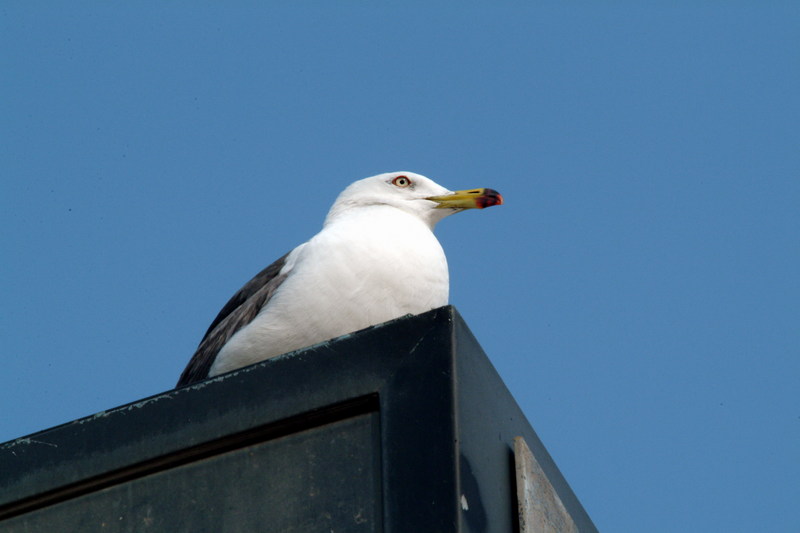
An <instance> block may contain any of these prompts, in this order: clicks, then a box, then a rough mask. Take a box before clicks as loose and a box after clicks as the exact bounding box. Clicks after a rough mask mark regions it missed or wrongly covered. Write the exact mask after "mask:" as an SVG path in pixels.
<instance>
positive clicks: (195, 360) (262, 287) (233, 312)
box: [176, 252, 291, 387]
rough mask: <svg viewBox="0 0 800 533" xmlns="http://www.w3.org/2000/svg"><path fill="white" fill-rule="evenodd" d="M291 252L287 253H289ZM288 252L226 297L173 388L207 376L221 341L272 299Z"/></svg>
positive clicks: (280, 280) (241, 326) (220, 346)
mask: <svg viewBox="0 0 800 533" xmlns="http://www.w3.org/2000/svg"><path fill="white" fill-rule="evenodd" d="M289 253H291V252H289ZM288 255H289V254H288V253H287V254H286V255H284V256H283V257H281V258H280V259H278V260H277V261H275V262H274V263H272V264H271V265H269V266H268V267H267V268H265V269H264V270H262V271H261V272H259V273H258V274H256V276H255V277H254V278H253V279H251V280H250V281H248V282H247V283H245V285H244V287H242V288H241V289H239V291H238V292H237V293H236V294H234V295H233V297H232V298H231V299H230V300H228V303H226V304H225V306H224V307H223V308H222V310H221V311H220V312H219V314H218V315H217V318H215V319H214V321H213V322H212V323H211V325H210V326H209V327H208V331H206V334H205V336H203V340H201V341H200V345H199V346H198V347H197V351H195V352H194V355H193V356H192V359H191V360H190V361H189V364H188V365H186V368H185V369H184V370H183V373H182V374H181V377H180V379H179V380H178V384H177V385H176V386H177V387H182V386H183V385H188V384H190V383H194V382H196V381H201V380H203V379H205V378H207V377H208V372H209V370H211V365H212V364H214V360H215V359H216V358H217V354H218V353H219V351H220V350H221V349H222V347H223V346H225V343H227V342H228V340H230V338H231V337H233V335H234V333H236V332H237V331H239V330H240V329H242V328H243V327H244V326H246V325H247V324H249V323H250V322H251V321H252V320H253V319H254V318H255V317H256V315H257V314H258V312H259V311H260V310H261V308H262V307H264V305H266V303H267V302H268V301H269V299H270V298H272V295H273V294H274V293H275V290H276V289H277V288H278V287H279V286H280V284H281V283H282V282H283V280H284V279H286V274H281V275H279V274H278V273H279V272H280V271H281V269H282V268H283V266H284V265H285V264H286V258H287V257H288Z"/></svg>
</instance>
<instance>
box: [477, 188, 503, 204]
mask: <svg viewBox="0 0 800 533" xmlns="http://www.w3.org/2000/svg"><path fill="white" fill-rule="evenodd" d="M493 205H503V197H502V196H500V193H499V192H497V191H496V190H494V189H484V190H483V194H481V195H480V196H478V197H477V198H475V206H476V207H477V208H478V209H483V208H484V207H492V206H493Z"/></svg>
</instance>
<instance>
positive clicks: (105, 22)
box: [0, 2, 800, 532]
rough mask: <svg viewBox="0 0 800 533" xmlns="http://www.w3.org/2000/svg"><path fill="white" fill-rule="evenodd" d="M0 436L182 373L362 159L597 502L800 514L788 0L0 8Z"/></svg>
mask: <svg viewBox="0 0 800 533" xmlns="http://www.w3.org/2000/svg"><path fill="white" fill-rule="evenodd" d="M0 24H2V25H1V26H0V47H1V48H2V50H4V53H3V54H2V55H1V56H0V64H2V68H1V69H0V72H2V86H1V87H0V91H2V98H0V123H2V127H0V169H2V170H1V171H0V225H1V226H2V227H3V228H4V229H3V231H2V232H0V246H1V248H0V249H2V262H1V263H0V264H1V265H2V269H1V270H0V291H2V292H1V294H2V300H3V304H4V305H3V306H2V311H1V313H2V314H0V335H1V336H0V339H2V351H0V361H2V368H3V370H2V372H0V408H2V417H0V441H5V440H10V439H13V438H16V437H19V436H22V435H25V434H28V433H32V432H35V431H38V430H41V429H45V428H48V427H51V426H53V425H56V424H60V423H63V422H67V421H70V420H72V419H75V418H78V417H81V416H85V415H89V414H92V413H94V412H97V411H100V410H104V409H108V408H111V407H115V406H117V405H121V404H124V403H128V402H130V401H134V400H137V399H139V398H142V397H145V396H148V395H152V394H156V393H158V392H161V391H164V390H167V389H169V388H170V387H172V386H173V385H174V383H175V381H176V379H177V377H178V375H179V374H180V372H181V370H182V369H183V367H184V365H185V364H186V362H187V361H188V359H189V357H190V356H191V354H192V352H193V350H194V348H195V347H196V344H197V342H198V341H199V339H200V337H201V336H202V334H203V333H204V332H205V329H206V327H207V326H208V324H209V323H210V321H211V320H212V319H213V317H214V316H215V315H216V313H217V311H218V310H219V309H220V307H221V306H222V305H223V304H224V303H225V301H226V300H227V298H228V297H229V296H230V295H231V294H232V293H233V292H234V291H235V290H237V289H238V288H239V287H240V286H241V285H242V284H243V283H244V282H245V281H247V280H248V279H249V278H250V277H251V276H252V275H253V274H255V273H256V272H257V271H258V270H260V269H261V268H262V267H263V266H265V265H266V264H268V263H269V262H271V261H272V260H274V259H276V258H277V257H279V256H280V255H282V254H283V253H284V252H286V251H287V250H289V249H291V248H292V247H293V246H295V245H297V244H298V243H300V242H302V241H304V240H306V239H307V238H309V237H310V236H311V235H313V234H314V233H316V231H318V229H319V227H320V225H321V223H322V220H323V218H324V215H325V213H326V211H327V209H328V207H329V206H330V204H331V202H332V201H333V200H334V198H335V197H336V195H337V194H338V192H339V191H340V190H341V189H343V188H344V187H345V186H346V185H347V184H349V183H350V182H351V181H354V180H356V179H359V178H362V177H366V176H370V175H373V174H377V173H381V172H386V171H394V170H409V171H414V172H419V173H422V174H425V175H427V176H429V177H431V178H433V179H435V180H436V181H438V182H439V183H441V184H442V185H444V186H446V187H449V188H451V189H457V188H458V189H460V188H471V187H492V188H495V189H497V190H499V191H500V192H501V193H502V194H503V195H504V197H505V199H506V205H504V206H502V207H500V208H493V209H490V210H486V211H481V212H468V213H463V214H459V215H458V216H455V217H452V218H448V219H446V220H444V221H443V222H442V223H441V224H440V225H439V227H438V228H437V234H438V236H439V238H440V240H441V241H442V243H443V246H444V248H445V251H446V252H447V254H448V259H449V263H450V270H451V301H452V303H453V304H454V305H456V307H457V308H458V309H459V311H460V312H461V313H462V315H463V316H464V317H465V319H466V320H467V322H468V324H469V325H470V327H471V328H472V330H473V332H474V333H475V335H476V336H477V338H478V339H479V341H480V342H481V344H482V346H483V347H484V349H485V350H486V352H487V353H488V354H489V356H490V358H491V359H492V361H493V362H494V364H495V366H496V367H497V368H498V371H499V372H500V374H501V376H502V377H503V378H504V380H505V381H506V383H507V384H508V386H509V388H510V389H511V391H512V393H513V394H514V396H515V397H516V398H517V401H518V402H519V403H520V405H521V406H522V408H523V410H524V411H525V412H526V413H527V416H528V418H529V420H530V422H531V423H532V425H533V426H534V428H535V429H536V430H537V432H538V433H539V435H540V437H541V438H542V439H543V441H544V443H545V445H546V446H547V447H548V449H549V451H550V453H551V454H552V455H553V457H554V459H555V460H556V462H557V464H558V465H559V466H560V468H561V469H562V471H563V472H564V474H565V476H566V478H567V479H568V481H569V482H570V484H571V485H572V487H573V489H574V490H575V492H576V493H577V495H578V497H579V498H580V500H581V501H582V503H583V504H584V506H585V507H586V508H587V510H588V512H589V514H590V515H591V516H592V517H593V519H594V521H595V523H596V524H597V526H598V527H599V528H600V530H602V531H643V530H646V531H649V532H662V531H663V532H674V531H701V532H706V531H726V532H731V531H798V530H800V508H798V506H797V496H798V494H800V313H799V312H798V311H800V309H799V308H800V283H798V270H799V269H800V239H798V230H800V209H798V206H800V133H798V131H799V129H798V124H800V113H799V112H800V99H799V98H798V95H799V94H800V69H798V65H800V44H799V41H798V35H800V8H799V7H798V4H796V3H790V2H786V3H781V2H763V3H759V4H758V5H756V3H753V4H752V5H748V4H746V3H737V2H726V3H723V2H708V3H702V5H699V6H698V5H694V3H689V2H686V3H682V2H678V3H673V2H671V3H669V5H667V4H666V3H665V4H657V3H648V4H646V5H645V4H642V3H632V2H631V3H628V2H613V3H606V4H604V5H597V4H595V5H589V4H579V3H560V2H559V3H551V2H545V3H537V4H533V3H531V4H525V5H523V4H511V3H505V4H502V5H498V6H495V7H491V8H490V7H488V6H482V5H479V4H476V3H470V4H469V5H462V4H456V3H454V2H453V3H448V2H444V3H438V4H437V5H436V6H435V7H434V8H431V7H430V6H427V5H426V4H422V3H420V4H418V5H415V4H414V3H413V2H412V3H404V4H402V6H401V5H397V4H395V5H389V4H380V5H378V4H374V3H370V4H367V3H360V2H347V3H336V4H329V3H324V4H323V3H307V2H304V3H292V4H291V7H289V6H288V5H287V6H285V7H280V8H276V7H263V6H256V5H255V4H236V3H233V4H228V5H226V6H225V7H220V6H217V5H214V4H212V3H208V2H206V3H199V4H192V5H191V6H190V5H189V4H188V3H181V2H175V3H170V4H169V5H166V6H165V5H162V4H160V3H158V4H157V3H151V4H149V5H147V6H140V7H138V8H133V7H131V6H130V5H124V6H123V5H122V4H115V5H113V6H112V5H109V4H103V5H101V4H100V3H91V2H88V3H83V4H78V5H73V4H67V3H64V4H62V5H61V7H58V5H57V4H55V3H37V2H30V3H27V2H26V3H14V4H6V5H4V6H3V7H2V8H0Z"/></svg>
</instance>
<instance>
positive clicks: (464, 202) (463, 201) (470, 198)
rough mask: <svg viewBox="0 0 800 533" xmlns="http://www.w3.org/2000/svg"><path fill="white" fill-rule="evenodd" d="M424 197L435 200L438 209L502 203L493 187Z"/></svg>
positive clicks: (489, 205) (478, 207)
mask: <svg viewBox="0 0 800 533" xmlns="http://www.w3.org/2000/svg"><path fill="white" fill-rule="evenodd" d="M425 199H426V200H430V201H432V202H436V204H437V205H436V207H437V208H438V209H445V208H450V209H483V208H484V207H492V206H493V205H502V203H503V197H502V196H500V193H499V192H497V191H495V190H494V189H469V190H466V191H455V192H454V193H453V194H445V195H443V196H429V197H427V198H425Z"/></svg>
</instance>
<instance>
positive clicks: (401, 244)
mask: <svg viewBox="0 0 800 533" xmlns="http://www.w3.org/2000/svg"><path fill="white" fill-rule="evenodd" d="M292 259H296V260H295V261H294V264H293V266H292V268H291V272H290V273H289V275H288V277H287V278H286V280H285V281H284V282H283V284H282V285H281V286H280V288H279V289H278V290H277V291H276V293H275V295H274V296H273V297H272V299H271V300H270V301H269V302H268V304H267V305H266V306H265V307H264V308H263V309H262V310H261V312H260V313H259V315H258V316H257V317H256V318H255V319H254V320H253V322H251V323H250V324H249V325H247V326H246V327H244V328H243V329H241V330H240V331H239V332H237V333H236V334H235V335H234V336H233V337H232V338H231V340H230V341H229V342H228V343H227V344H226V345H225V346H224V347H223V348H222V350H221V351H220V353H219V354H218V356H217V358H216V360H215V362H214V364H213V366H212V368H211V372H210V375H216V374H219V373H222V372H226V371H228V370H232V369H235V368H239V367H241V366H245V365H248V364H252V363H254V362H257V361H261V360H264V359H267V358H270V357H274V356H276V355H280V354H282V353H286V352H288V351H292V350H296V349H299V348H303V347H306V346H309V345H311V344H316V343H318V342H322V341H325V340H328V339H331V338H334V337H338V336H340V335H343V334H345V333H349V332H352V331H356V330H359V329H363V328H365V327H368V326H370V325H373V324H378V323H381V322H385V321H387V320H391V319H393V318H397V317H400V316H403V315H406V314H418V313H422V312H425V311H428V310H430V309H433V308H436V307H440V306H442V305H446V304H447V301H448V292H449V280H448V271H447V260H446V258H445V255H444V251H443V250H442V247H441V245H440V244H439V241H438V240H436V237H435V236H434V235H433V232H432V231H431V229H430V228H429V227H428V226H427V225H426V224H425V223H424V222H422V221H421V220H420V219H419V218H418V217H416V216H414V215H412V214H410V213H406V212H404V211H402V210H399V209H396V208H392V207H389V206H370V207H364V208H360V209H355V210H352V212H350V213H347V214H346V215H344V216H341V217H339V218H337V219H336V220H335V221H334V222H333V223H330V224H328V225H327V226H326V227H325V228H324V229H323V230H322V231H321V232H320V233H319V234H317V235H316V236H315V237H314V238H312V239H311V240H310V241H309V242H308V243H306V244H305V245H303V246H302V247H301V248H299V249H298V250H297V255H296V258H292Z"/></svg>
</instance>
